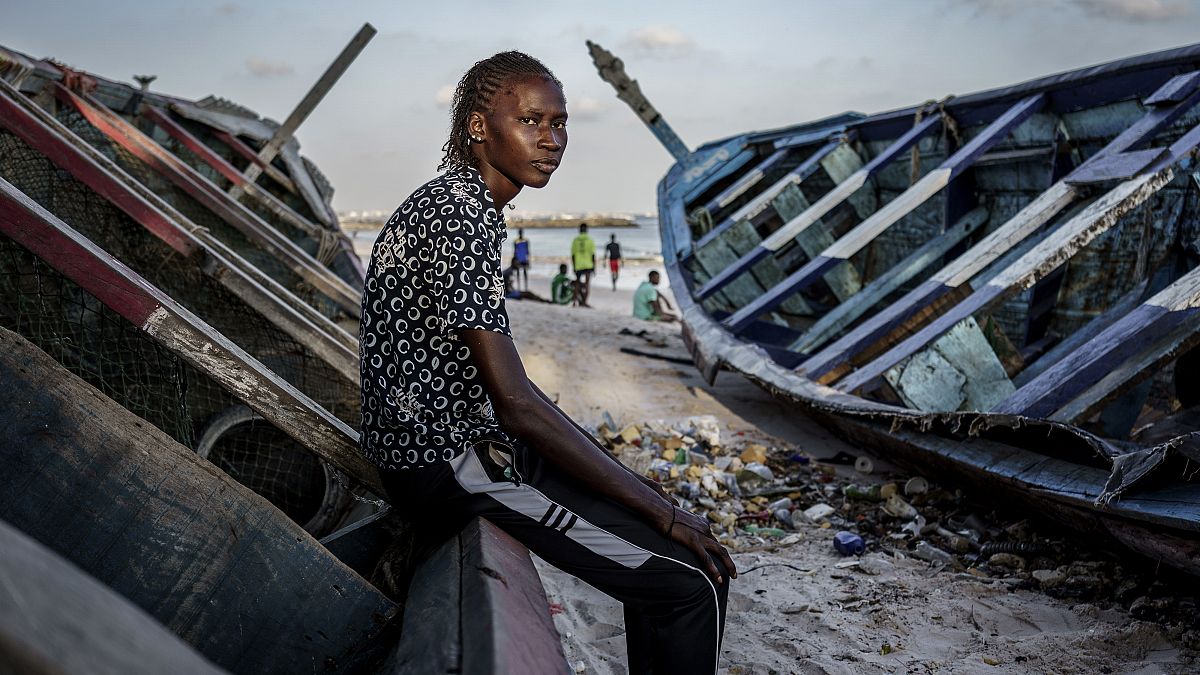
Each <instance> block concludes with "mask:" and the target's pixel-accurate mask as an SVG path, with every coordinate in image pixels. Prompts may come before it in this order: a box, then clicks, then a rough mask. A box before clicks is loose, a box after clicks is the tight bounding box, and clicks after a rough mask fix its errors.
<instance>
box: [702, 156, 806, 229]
mask: <svg viewBox="0 0 1200 675" xmlns="http://www.w3.org/2000/svg"><path fill="white" fill-rule="evenodd" d="M791 150H792V149H791V148H781V149H779V150H776V151H775V152H773V153H771V154H770V155H769V156H767V158H766V159H764V160H763V161H761V162H759V163H758V165H757V166H755V167H754V168H753V169H751V170H749V171H747V172H746V173H744V174H742V175H741V177H740V178H738V179H737V180H736V181H734V182H733V184H732V185H730V186H729V187H727V188H725V189H724V190H721V191H720V192H718V193H717V196H715V197H713V198H712V199H710V200H708V203H707V204H705V205H704V207H703V208H704V210H705V211H707V212H708V213H709V214H713V213H716V212H717V211H718V210H720V209H723V208H725V207H727V206H729V205H730V204H732V203H733V201H734V200H735V199H737V198H738V197H741V196H742V195H743V194H745V192H746V191H747V190H749V189H750V188H752V187H754V186H755V185H758V182H759V181H761V180H762V179H763V178H764V177H765V176H766V175H767V173H768V172H770V171H771V170H772V169H774V168H775V165H777V164H779V163H780V162H782V161H783V160H785V159H787V156H788V155H789V154H791Z"/></svg>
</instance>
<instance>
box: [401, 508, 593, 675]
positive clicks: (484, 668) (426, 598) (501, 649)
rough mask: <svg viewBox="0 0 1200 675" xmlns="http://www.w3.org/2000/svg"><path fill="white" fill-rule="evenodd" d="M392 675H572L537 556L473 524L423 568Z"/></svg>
mask: <svg viewBox="0 0 1200 675" xmlns="http://www.w3.org/2000/svg"><path fill="white" fill-rule="evenodd" d="M380 672H382V673H388V674H390V675H407V674H409V673H411V674H412V675H426V674H427V673H463V674H464V675H492V674H493V673H496V674H504V675H523V674H524V673H568V672H570V670H569V667H568V666H567V662H566V658H565V657H564V656H563V651H562V642H561V641H560V639H559V637H558V631H557V630H556V629H555V627H554V622H553V620H552V619H551V618H550V611H549V603H548V602H547V600H546V595H545V591H544V590H542V584H541V580H540V579H539V578H538V575H537V570H536V569H534V567H533V562H532V561H531V560H530V559H529V553H528V552H527V551H526V550H525V548H524V547H522V546H521V545H520V544H518V543H517V542H516V541H515V540H514V539H512V537H510V536H508V535H507V534H505V533H504V532H503V531H501V530H500V529H499V528H498V527H496V526H495V525H493V524H491V523H490V522H488V521H487V520H484V519H481V518H477V519H475V520H473V521H472V522H471V523H470V524H468V525H467V527H466V528H464V529H463V531H462V532H461V533H459V534H458V535H457V536H453V537H450V539H449V540H447V541H446V542H445V543H444V544H442V545H441V547H440V548H438V550H437V551H436V552H434V553H433V555H431V556H430V558H429V559H428V560H427V561H425V562H424V563H422V564H421V565H420V567H418V569H417V571H416V573H415V574H414V575H413V580H412V584H411V585H410V587H409V595H408V601H407V603H406V604H405V607H404V632H403V634H402V635H401V637H400V643H399V644H398V645H397V646H396V650H395V651H394V652H393V654H392V656H391V658H390V659H389V660H388V662H387V663H385V664H384V667H383V668H382V669H381V670H380Z"/></svg>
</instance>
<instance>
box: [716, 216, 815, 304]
mask: <svg viewBox="0 0 1200 675" xmlns="http://www.w3.org/2000/svg"><path fill="white" fill-rule="evenodd" d="M722 240H723V241H724V242H725V244H726V245H727V246H728V247H729V249H730V250H731V251H733V254H734V256H735V257H736V256H740V255H741V254H743V253H745V252H746V251H749V250H751V249H753V248H754V247H755V246H757V245H758V244H759V242H761V241H762V238H761V237H759V236H758V232H757V231H755V229H754V226H753V225H751V224H750V221H748V220H739V221H737V222H736V223H734V225H733V227H731V228H729V229H728V230H726V231H725V236H723V237H722ZM750 273H751V275H752V276H753V278H754V279H755V280H756V281H758V283H759V285H760V288H770V287H771V286H773V285H775V284H777V283H779V282H780V281H782V280H783V277H784V274H783V270H782V269H781V268H780V267H779V263H778V262H777V261H776V260H774V259H773V258H766V259H764V260H762V261H760V262H759V263H758V264H757V265H755V266H754V267H753V268H751V270H750ZM759 292H761V291H759ZM789 300H790V302H785V303H783V304H782V305H780V306H779V308H780V309H781V310H783V311H784V312H788V313H791V314H799V315H802V316H810V315H812V314H813V313H814V312H813V309H812V307H810V306H809V305H808V303H807V302H805V301H804V298H801V297H799V296H793V297H792V298H789Z"/></svg>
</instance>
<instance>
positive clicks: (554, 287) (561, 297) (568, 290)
mask: <svg viewBox="0 0 1200 675" xmlns="http://www.w3.org/2000/svg"><path fill="white" fill-rule="evenodd" d="M572 283H573V282H572V281H571V277H569V276H567V266H566V265H565V264H563V265H559V266H558V274H557V275H556V276H555V277H554V278H553V279H551V280H550V299H551V300H553V301H554V302H555V303H556V304H559V305H567V304H570V303H571V301H572V300H574V299H575V287H574V286H573V285H572Z"/></svg>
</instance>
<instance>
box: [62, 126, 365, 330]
mask: <svg viewBox="0 0 1200 675" xmlns="http://www.w3.org/2000/svg"><path fill="white" fill-rule="evenodd" d="M56 117H57V118H58V121H59V122H61V123H62V124H63V125H64V126H65V127H67V128H68V129H70V130H71V131H72V132H73V133H74V134H75V135H77V136H79V137H80V138H81V139H83V140H84V141H85V142H86V143H87V144H88V145H90V146H92V147H93V148H95V149H96V150H98V151H100V153H101V154H103V155H104V156H106V157H108V158H109V159H111V160H112V161H113V162H114V163H116V164H117V166H119V167H121V169H122V170H124V171H125V173H127V174H129V175H130V176H132V177H133V178H134V180H136V181H138V182H139V183H141V184H142V185H144V186H146V187H147V188H149V189H150V190H151V191H153V192H154V193H155V194H157V195H158V196H159V197H160V198H162V199H163V201H165V202H167V203H168V204H170V205H171V206H172V207H173V208H174V209H176V210H177V211H179V212H180V213H181V214H182V215H183V216H184V217H185V218H187V219H188V220H189V221H191V222H192V223H193V224H195V225H198V226H200V227H203V228H204V229H206V230H208V231H209V233H211V234H212V235H213V236H214V237H216V238H217V239H219V240H220V241H221V242H222V243H224V244H225V245H226V246H228V247H229V248H231V249H233V250H234V251H236V252H237V254H238V255H239V256H241V257H242V258H244V259H246V261H248V262H249V263H250V264H252V265H254V266H255V267H256V268H258V269H259V270H261V271H262V272H263V273H265V274H266V275H267V276H269V277H271V278H272V279H274V280H275V281H277V282H279V284H280V285H281V286H283V287H284V288H287V289H288V290H289V291H291V292H292V293H294V294H295V295H296V296H297V297H299V298H300V299H301V300H303V301H304V302H305V303H307V304H309V305H310V306H312V307H313V308H315V309H316V310H317V311H318V312H320V313H321V314H323V315H324V316H326V317H328V318H331V319H338V318H341V317H344V316H345V312H344V311H343V310H342V309H341V308H340V307H338V305H337V303H335V302H334V301H333V300H331V299H330V298H329V297H328V296H326V295H325V294H324V293H321V292H320V291H318V290H317V289H314V288H313V287H312V286H310V285H309V284H308V283H307V282H305V281H304V280H303V279H301V278H300V276H299V275H298V274H296V272H294V271H293V270H291V269H290V268H289V267H288V266H287V265H285V264H284V263H283V262H282V261H280V260H279V258H277V257H276V256H275V255H274V254H272V253H271V252H269V251H266V250H264V249H263V248H261V247H259V246H258V245H256V244H254V243H253V242H251V241H250V239H249V238H247V236H246V235H245V234H243V233H242V232H241V231H240V230H239V229H237V228H236V227H234V226H233V225H230V224H229V223H228V222H226V221H225V220H224V219H223V218H221V217H220V216H219V215H218V214H216V213H214V212H213V211H212V210H210V209H209V208H208V207H207V206H205V205H203V204H201V203H200V202H199V201H197V200H196V199H194V198H193V197H191V196H190V195H189V194H187V193H186V192H184V191H183V190H182V189H180V188H178V187H176V186H175V184H174V183H172V182H171V181H170V180H168V179H167V178H166V176H164V175H163V174H161V173H160V172H159V171H157V170H155V169H154V168H152V167H150V166H148V165H147V164H146V163H145V162H143V161H142V160H140V159H138V158H137V157H136V156H134V155H133V154H132V153H130V152H129V151H128V150H126V149H125V148H124V147H122V146H121V145H120V144H118V143H114V142H112V141H110V140H109V139H108V137H107V136H105V135H104V133H103V132H101V131H100V130H99V129H97V128H96V127H94V126H92V124H91V123H90V122H88V121H87V119H85V118H84V117H83V115H81V114H80V113H79V112H78V111H77V110H75V109H73V108H71V107H69V106H65V105H63V106H59V107H58V111H57V113H56ZM197 161H198V160H197Z"/></svg>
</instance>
